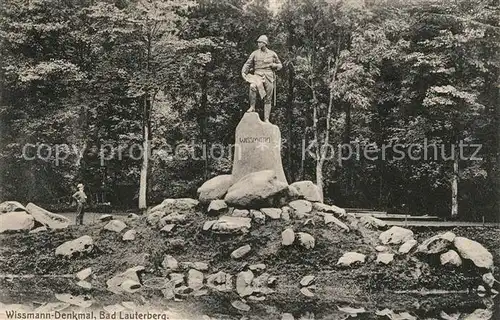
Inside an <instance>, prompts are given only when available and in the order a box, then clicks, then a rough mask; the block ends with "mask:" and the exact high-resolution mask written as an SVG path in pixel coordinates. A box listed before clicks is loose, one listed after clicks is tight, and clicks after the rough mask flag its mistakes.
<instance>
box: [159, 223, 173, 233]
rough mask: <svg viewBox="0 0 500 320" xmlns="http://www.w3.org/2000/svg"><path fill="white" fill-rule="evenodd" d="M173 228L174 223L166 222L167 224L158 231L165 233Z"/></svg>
mask: <svg viewBox="0 0 500 320" xmlns="http://www.w3.org/2000/svg"><path fill="white" fill-rule="evenodd" d="M174 228H175V224H173V223H168V224H166V225H164V226H163V228H161V229H160V232H161V233H164V234H167V233H170V232H172V230H174Z"/></svg>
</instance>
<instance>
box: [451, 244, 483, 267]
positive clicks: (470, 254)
mask: <svg viewBox="0 0 500 320" xmlns="http://www.w3.org/2000/svg"><path fill="white" fill-rule="evenodd" d="M453 244H454V245H455V248H457V251H458V253H459V254H460V256H461V257H462V258H464V259H469V260H472V262H473V263H474V264H475V265H476V266H477V267H479V268H486V269H491V268H492V267H493V256H492V255H491V253H490V252H489V251H488V250H487V249H486V248H485V247H483V246H482V245H481V244H480V243H479V242H476V241H474V240H470V239H467V238H464V237H456V238H455V239H454V241H453Z"/></svg>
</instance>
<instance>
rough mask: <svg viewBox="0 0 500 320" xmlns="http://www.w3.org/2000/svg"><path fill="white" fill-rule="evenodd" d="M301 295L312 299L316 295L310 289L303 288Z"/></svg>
mask: <svg viewBox="0 0 500 320" xmlns="http://www.w3.org/2000/svg"><path fill="white" fill-rule="evenodd" d="M300 293H302V294H303V295H305V296H306V297H309V298H312V297H314V293H312V291H311V290H309V287H305V288H301V289H300Z"/></svg>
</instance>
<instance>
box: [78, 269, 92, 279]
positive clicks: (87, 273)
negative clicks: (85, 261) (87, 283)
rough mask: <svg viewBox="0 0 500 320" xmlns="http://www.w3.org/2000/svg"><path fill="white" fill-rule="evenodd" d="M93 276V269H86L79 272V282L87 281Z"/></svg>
mask: <svg viewBox="0 0 500 320" xmlns="http://www.w3.org/2000/svg"><path fill="white" fill-rule="evenodd" d="M91 274H92V268H85V269H83V270H80V271H78V272H77V274H76V277H77V278H78V280H85V279H87V278H88V277H89V276H90V275H91Z"/></svg>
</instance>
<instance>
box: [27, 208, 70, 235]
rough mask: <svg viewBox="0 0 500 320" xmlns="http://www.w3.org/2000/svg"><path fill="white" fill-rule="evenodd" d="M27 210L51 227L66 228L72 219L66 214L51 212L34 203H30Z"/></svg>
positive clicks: (36, 218) (37, 219)
mask: <svg viewBox="0 0 500 320" xmlns="http://www.w3.org/2000/svg"><path fill="white" fill-rule="evenodd" d="M26 212H28V213H29V214H30V215H31V216H33V218H34V219H35V220H36V221H38V222H40V223H41V224H43V225H44V226H47V227H48V228H49V229H65V228H67V227H68V226H69V225H70V220H69V219H68V218H66V217H65V216H63V215H60V214H55V213H52V212H49V211H47V210H45V209H43V208H41V207H39V206H37V205H35V204H33V203H28V205H27V206H26Z"/></svg>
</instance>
